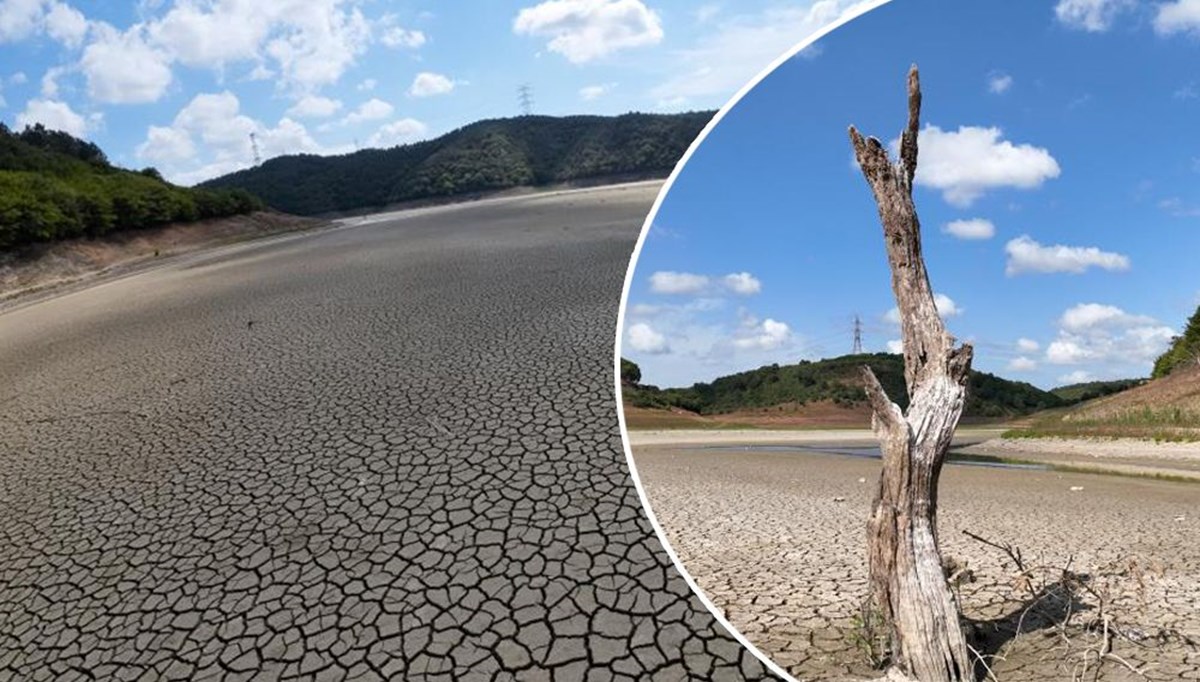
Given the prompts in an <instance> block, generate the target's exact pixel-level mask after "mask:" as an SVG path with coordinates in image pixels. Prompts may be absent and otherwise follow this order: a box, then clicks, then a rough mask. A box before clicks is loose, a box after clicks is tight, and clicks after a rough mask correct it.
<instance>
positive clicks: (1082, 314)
mask: <svg viewBox="0 0 1200 682" xmlns="http://www.w3.org/2000/svg"><path fill="white" fill-rule="evenodd" d="M1058 326H1059V331H1058V338H1056V339H1055V340H1054V341H1053V342H1052V343H1051V344H1050V345H1049V346H1047V347H1046V361H1047V362H1050V363H1051V364H1056V365H1074V364H1080V363H1084V362H1096V363H1126V364H1128V363H1135V364H1136V363H1143V364H1145V363H1150V362H1152V361H1153V360H1154V359H1155V358H1157V357H1158V356H1159V355H1161V354H1162V353H1163V351H1165V350H1166V348H1167V346H1169V345H1170V343H1171V338H1172V337H1173V336H1174V334H1175V332H1174V330H1172V329H1171V328H1170V327H1168V326H1166V325H1163V324H1161V323H1160V322H1158V321H1157V320H1155V319H1154V318H1152V317H1149V316H1147V315H1135V314H1131V313H1127V312H1125V311H1124V310H1122V309H1120V308H1118V307H1116V306H1112V305H1104V304H1099V303H1082V304H1079V305H1076V306H1073V307H1071V308H1069V309H1067V310H1066V311H1065V312H1064V313H1063V314H1062V317H1061V318H1059V321H1058Z"/></svg>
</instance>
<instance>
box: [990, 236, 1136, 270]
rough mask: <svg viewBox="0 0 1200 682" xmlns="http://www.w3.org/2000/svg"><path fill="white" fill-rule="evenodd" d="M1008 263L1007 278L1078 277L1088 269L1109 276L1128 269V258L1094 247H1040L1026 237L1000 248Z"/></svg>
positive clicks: (1006, 266)
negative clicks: (1031, 274) (1060, 274)
mask: <svg viewBox="0 0 1200 682" xmlns="http://www.w3.org/2000/svg"><path fill="white" fill-rule="evenodd" d="M1004 251H1005V253H1007V254H1008V263H1007V264H1006V265H1005V268H1004V272H1005V274H1008V275H1010V276H1012V275H1019V274H1022V273H1026V272H1037V273H1051V272H1067V273H1071V274H1080V273H1083V272H1085V271H1086V270H1087V269H1088V268H1100V269H1101V270H1108V271H1110V272H1120V271H1124V270H1128V269H1129V257H1128V256H1124V255H1122V254H1119V253H1113V252H1109V251H1101V250H1100V249H1099V248H1097V247H1095V246H1064V245H1062V244H1055V245H1053V246H1044V245H1042V244H1039V243H1038V242H1037V241H1035V240H1034V239H1033V238H1032V237H1030V236H1029V235H1022V236H1020V237H1017V238H1016V239H1014V240H1012V241H1010V242H1009V243H1008V244H1006V245H1005V246H1004Z"/></svg>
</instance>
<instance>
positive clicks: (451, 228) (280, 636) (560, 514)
mask: <svg viewBox="0 0 1200 682" xmlns="http://www.w3.org/2000/svg"><path fill="white" fill-rule="evenodd" d="M657 190H658V185H656V184H654V185H646V184H642V185H637V186H628V187H622V188H611V189H605V190H599V191H589V192H584V193H569V194H565V195H560V196H540V197H538V196H534V197H528V198H522V199H518V200H512V201H507V202H498V203H491V204H487V205H477V206H471V205H465V206H458V207H451V208H447V209H440V210H435V211H429V212H425V213H420V214H415V215H412V216H408V217H404V218H398V219H390V220H387V221H384V222H379V223H376V224H369V225H362V226H356V227H351V228H344V229H337V230H332V231H326V232H319V233H313V234H306V235H301V236H298V237H291V238H286V239H282V240H274V241H270V242H265V243H258V244H250V245H245V246H243V247H239V248H237V249H235V250H232V251H228V250H227V251H222V252H219V253H209V254H202V255H199V256H193V257H188V258H185V259H183V260H180V261H178V262H175V263H171V264H168V265H166V266H164V267H160V268H157V269H154V270H151V271H147V272H143V273H141V274H138V275H135V276H131V277H128V278H125V279H121V280H118V281H115V282H111V283H107V284H104V285H101V286H97V287H93V288H91V289H87V290H84V291H81V292H76V293H72V294H69V295H66V296H62V297H59V298H55V299H51V300H49V301H44V302H41V303H38V304H35V305H31V306H28V307H25V308H21V309H17V310H14V311H11V312H8V313H6V314H4V315H3V316H0V406H2V408H0V432H2V434H3V435H2V440H0V679H6V680H12V679H21V680H26V679H28V680H50V679H56V680H72V679H115V680H151V679H155V680H157V679H197V680H249V679H317V680H341V679H347V680H350V679H353V680H371V679H429V680H451V679H464V680H472V679H479V680H493V679H494V680H505V679H518V680H526V679H527V680H572V681H573V680H607V679H634V678H650V679H655V680H676V679H686V678H702V679H759V678H764V677H768V676H769V675H768V674H767V672H766V671H765V669H764V667H763V666H762V665H761V663H760V662H759V661H758V660H757V659H756V658H755V657H754V656H752V655H751V654H750V653H749V652H748V651H746V650H745V649H743V648H742V647H741V646H740V645H739V644H738V643H737V641H736V640H734V639H733V638H731V637H730V636H729V634H728V633H727V632H726V631H725V630H724V629H723V628H722V627H721V626H720V625H719V624H718V623H717V622H716V620H715V619H714V618H713V617H712V615H711V614H710V613H709V612H708V611H707V610H706V609H705V608H704V607H703V606H702V605H701V604H700V602H699V601H698V600H697V599H696V597H695V596H694V595H693V594H692V593H691V592H690V590H689V589H688V587H687V585H686V583H685V582H684V580H683V579H682V578H681V577H680V576H679V575H678V574H677V572H676V571H675V569H674V567H673V566H672V564H671V562H670V560H669V559H668V557H667V556H666V554H665V553H664V552H663V551H662V548H661V546H660V544H659V543H658V540H657V538H656V537H655V535H654V532H653V530H652V528H651V526H650V524H649V522H648V521H647V519H646V517H645V515H644V513H643V511H642V508H641V505H640V502H639V500H638V496H637V493H636V491H635V489H634V487H633V484H632V481H631V479H630V477H629V472H628V469H627V466H626V463H625V458H624V455H623V453H622V447H621V439H620V432H619V428H618V422H617V414H616V404H615V402H614V397H613V385H612V384H613V379H612V376H613V372H612V365H613V362H612V361H613V347H612V346H613V339H614V330H615V322H616V315H617V309H618V305H619V299H620V291H621V284H622V280H623V277H624V273H625V268H626V265H627V262H628V259H629V256H630V254H631V252H632V247H633V244H634V241H635V239H636V236H637V233H638V230H639V228H640V226H641V223H642V220H643V217H644V216H645V214H646V212H647V211H648V210H649V208H650V206H651V204H652V202H653V199H654V196H655V194H656V192H657Z"/></svg>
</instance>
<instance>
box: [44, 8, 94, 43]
mask: <svg viewBox="0 0 1200 682" xmlns="http://www.w3.org/2000/svg"><path fill="white" fill-rule="evenodd" d="M87 29H88V24H87V19H85V18H84V16H83V14H82V13H80V11H79V10H77V9H75V8H74V7H71V6H70V5H67V4H65V3H61V2H55V3H53V4H51V5H50V11H49V12H47V13H46V33H48V34H49V35H50V37H51V38H53V39H55V40H57V41H58V42H60V43H62V44H63V45H66V46H67V47H69V48H72V49H74V48H77V47H79V46H80V45H82V44H83V37H84V36H85V35H87Z"/></svg>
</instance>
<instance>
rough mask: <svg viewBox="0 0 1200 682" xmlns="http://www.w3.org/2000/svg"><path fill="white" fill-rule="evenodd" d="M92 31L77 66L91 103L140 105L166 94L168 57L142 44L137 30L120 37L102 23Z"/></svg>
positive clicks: (129, 31) (143, 42)
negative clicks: (90, 40)
mask: <svg viewBox="0 0 1200 682" xmlns="http://www.w3.org/2000/svg"><path fill="white" fill-rule="evenodd" d="M92 27H93V28H92V33H93V35H94V38H93V40H92V42H91V43H90V44H89V45H88V46H87V47H86V48H85V49H84V51H83V57H82V58H81V59H80V62H79V63H80V67H81V68H82V69H83V73H84V75H85V76H86V77H87V87H88V95H89V96H91V98H92V99H94V100H96V101H98V102H103V103H106V104H140V103H146V102H154V101H157V100H158V99H159V98H160V97H162V96H163V94H164V93H166V91H167V87H168V86H170V84H171V80H172V77H171V68H170V66H168V63H167V60H168V57H167V55H166V54H165V53H164V52H162V51H161V50H158V49H156V48H153V47H151V46H150V45H148V44H147V43H146V41H145V39H144V37H143V36H142V31H141V28H140V26H134V27H133V28H130V29H129V30H128V31H125V32H123V33H122V32H120V31H118V30H116V29H115V28H113V27H112V26H109V25H108V24H105V23H95V24H93V25H92Z"/></svg>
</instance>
